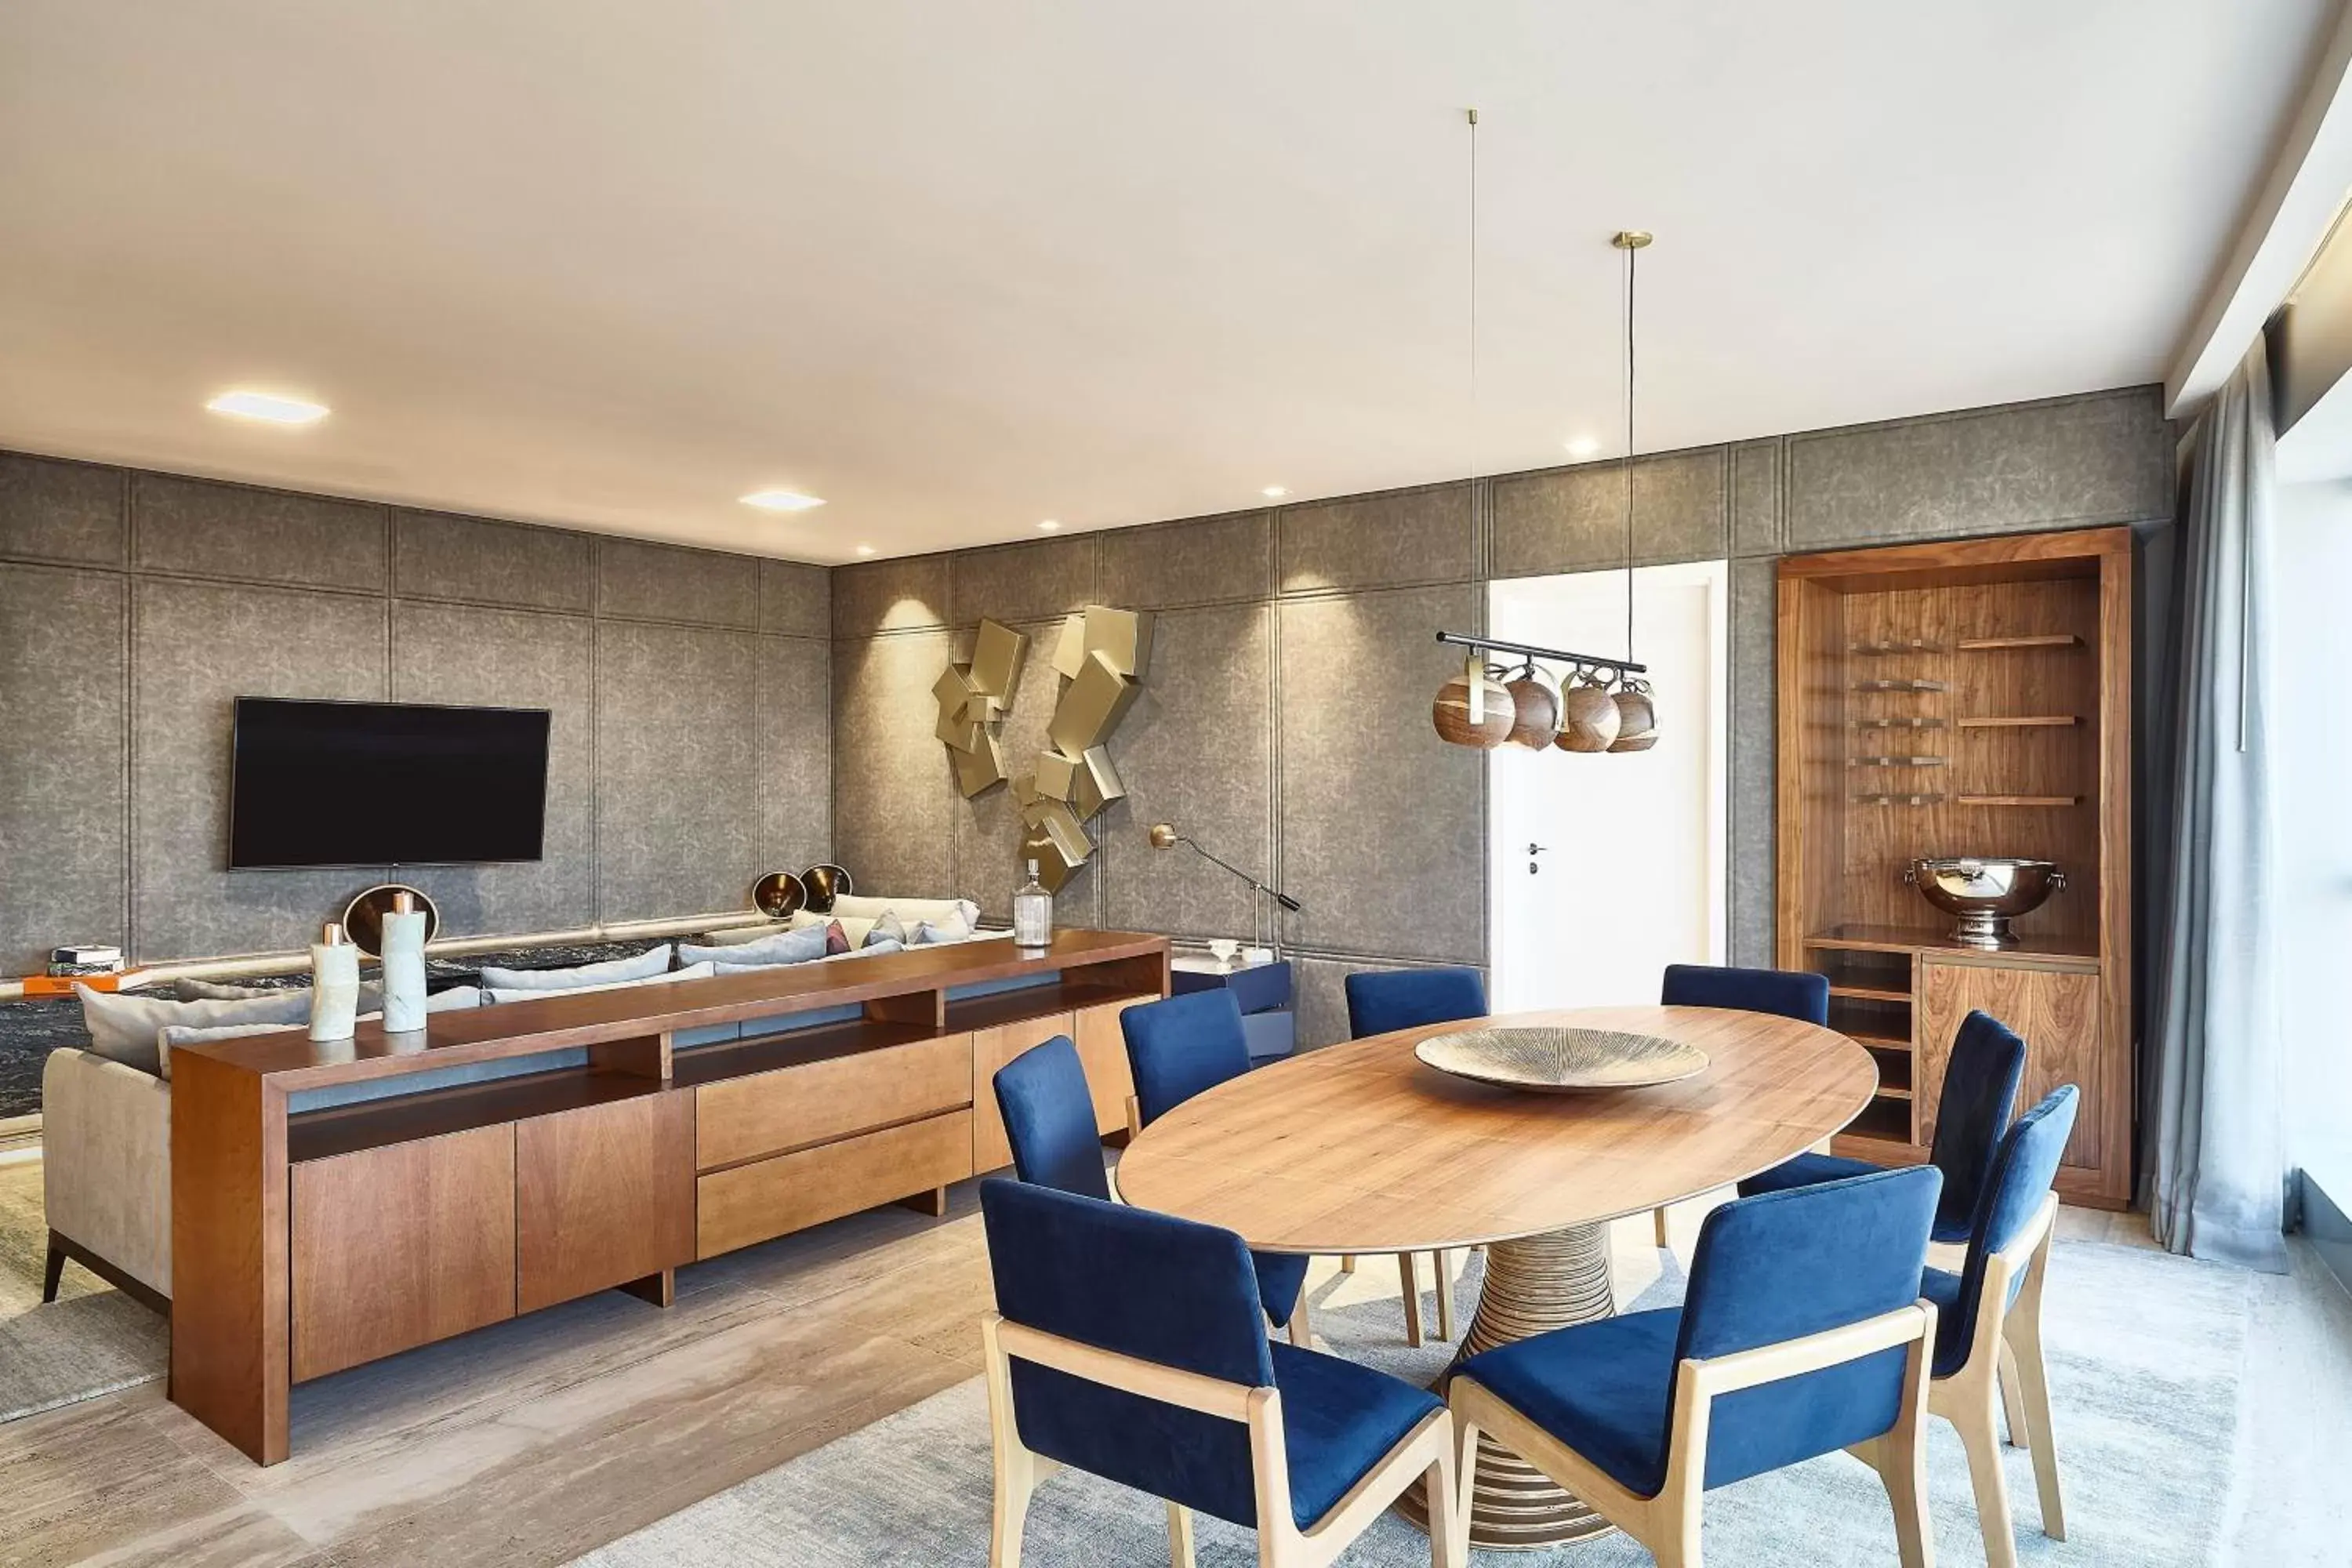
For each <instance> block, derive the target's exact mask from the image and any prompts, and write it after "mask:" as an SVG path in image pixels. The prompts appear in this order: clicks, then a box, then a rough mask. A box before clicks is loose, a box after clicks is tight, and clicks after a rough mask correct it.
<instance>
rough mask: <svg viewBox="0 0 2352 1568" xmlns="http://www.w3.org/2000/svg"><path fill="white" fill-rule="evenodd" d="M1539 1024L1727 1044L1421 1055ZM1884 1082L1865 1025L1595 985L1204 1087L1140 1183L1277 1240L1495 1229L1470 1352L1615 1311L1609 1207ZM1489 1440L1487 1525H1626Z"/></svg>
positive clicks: (1757, 1157)
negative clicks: (1612, 1060) (1663, 1054)
mask: <svg viewBox="0 0 2352 1568" xmlns="http://www.w3.org/2000/svg"><path fill="white" fill-rule="evenodd" d="M1527 1025H1553V1026H1570V1027H1582V1028H1596V1029H1621V1030H1625V1031H1627V1032H1629V1033H1633V1034H1643V1035H1656V1036H1662V1037H1664V1038H1667V1039H1672V1040H1681V1041H1685V1042H1687V1043H1689V1044H1691V1045H1694V1046H1696V1047H1698V1048H1699V1049H1701V1050H1703V1051H1705V1052H1706V1054H1707V1058H1708V1060H1707V1065H1706V1068H1705V1070H1703V1071H1701V1072H1699V1073H1698V1074H1696V1076H1694V1077H1691V1078H1687V1079H1683V1080H1682V1081H1681V1082H1678V1083H1671V1084H1661V1085H1657V1086H1654V1087H1652V1088H1648V1089H1615V1090H1610V1091H1607V1092H1601V1093H1589V1094H1544V1093H1530V1092H1525V1091H1518V1090H1512V1089H1497V1088H1493V1087H1489V1086H1487V1085H1485V1084H1479V1083H1473V1082H1470V1081H1468V1080H1466V1079H1457V1078H1453V1077H1449V1076H1447V1075H1446V1074H1444V1073H1441V1072H1438V1071H1437V1070H1436V1069H1434V1068H1429V1067H1425V1066H1423V1064H1422V1063H1421V1062H1420V1061H1419V1060H1418V1059H1417V1058H1415V1057H1414V1055H1413V1047H1414V1045H1415V1044H1416V1043H1417V1042H1419V1041H1421V1040H1423V1039H1426V1038H1428V1037H1431V1036H1433V1035H1440V1034H1446V1033H1451V1032H1454V1031H1456V1030H1460V1029H1464V1028H1468V1027H1487V1026H1492V1027H1501V1026H1527ZM1877 1087H1878V1071H1877V1067H1876V1065H1875V1064H1874V1062H1873V1060H1872V1059H1871V1056H1870V1053H1869V1052H1868V1051H1866V1050H1864V1049H1863V1048H1862V1047H1860V1046H1858V1045H1856V1044H1855V1043H1854V1042H1853V1041H1852V1040H1850V1039H1848V1038H1847V1037H1845V1036H1843V1035H1840V1034H1836V1033H1834V1032H1832V1031H1831V1030H1829V1029H1824V1028H1821V1027H1818V1026H1814V1025H1811V1024H1807V1023H1803V1022H1801V1021H1799V1020H1796V1019H1792V1018H1783V1017H1779V1016H1773V1015H1770V1014H1764V1013H1744V1012H1738V1011H1733V1010H1730V1009H1724V1008H1713V1007H1593V1008H1578V1009H1573V1010H1568V1011H1549V1012H1540V1013H1519V1014H1512V1015H1507V1016H1497V1017H1493V1018H1486V1019H1482V1020H1477V1021H1476V1022H1475V1024H1473V1023H1454V1024H1443V1025H1427V1026H1422V1027H1419V1028H1412V1029H1402V1030H1398V1031H1397V1032H1395V1033H1393V1034H1387V1035H1374V1036H1370V1037H1366V1038H1364V1039H1360V1040H1353V1041H1350V1042H1349V1043H1348V1044H1346V1045H1340V1046H1333V1047H1329V1048H1328V1049H1325V1050H1318V1051H1310V1052H1307V1053H1306V1054H1304V1055H1301V1056H1298V1057H1295V1058H1291V1059H1289V1060H1287V1061H1283V1062H1277V1063H1276V1064H1274V1065H1272V1066H1270V1067H1266V1068H1261V1069H1259V1070H1258V1071H1255V1072H1253V1073H1249V1074H1247V1075H1245V1076H1244V1077H1242V1078H1237V1079H1231V1080H1229V1081H1227V1082H1225V1083H1223V1084H1220V1085H1218V1086H1217V1087H1216V1088H1214V1089H1210V1090H1208V1091H1206V1092H1205V1093H1202V1094H1201V1095H1198V1096H1196V1097H1195V1098H1193V1099H1192V1100H1187V1101H1185V1102H1184V1104H1182V1105H1181V1106H1179V1107H1178V1108H1177V1109H1176V1110H1171V1111H1170V1112H1168V1113H1167V1114H1166V1115H1165V1116H1162V1117H1161V1118H1160V1120H1159V1121H1155V1122H1153V1123H1152V1124H1151V1125H1150V1127H1149V1128H1147V1129H1145V1130H1144V1131H1143V1132H1142V1133H1140V1134H1139V1136H1138V1137H1137V1138H1136V1139H1135V1141H1134V1142H1133V1143H1132V1144H1131V1145H1130V1146H1129V1148H1128V1150H1127V1152H1126V1153H1125V1155H1124V1156H1123V1157H1122V1158H1121V1159H1120V1161H1119V1164H1118V1190H1119V1195H1120V1196H1121V1198H1122V1199H1124V1200H1125V1201H1126V1202H1129V1203H1131V1204H1137V1205H1141V1206H1143V1207H1145V1208H1152V1209H1158V1210H1160V1211H1161V1212H1162V1213H1165V1214H1172V1215H1181V1216H1182V1217H1184V1218H1186V1219H1193V1220H1199V1221H1202V1222H1203V1223H1205V1224H1209V1225H1215V1226H1223V1227H1224V1228H1226V1229H1228V1230H1232V1231H1236V1232H1238V1233H1240V1235H1241V1236H1242V1237H1243V1238H1244V1240H1246V1241H1247V1242H1248V1243H1249V1245H1250V1246H1251V1247H1253V1248H1255V1249H1256V1250H1258V1251H1261V1252H1292V1253H1312V1254H1318V1255H1323V1254H1349V1253H1397V1252H1428V1251H1434V1250H1438V1249H1441V1248H1444V1249H1451V1248H1454V1247H1473V1246H1484V1247H1486V1282H1485V1285H1484V1288H1483V1289H1481V1291H1480V1293H1479V1297H1478V1308H1477V1311H1476V1313H1475V1316H1474V1317H1473V1318H1472V1320H1471V1322H1470V1326H1469V1330H1468V1331H1467V1332H1466V1333H1465V1335H1464V1336H1463V1340H1462V1344H1461V1347H1460V1349H1459V1351H1458V1352H1456V1355H1455V1358H1454V1364H1455V1365H1459V1364H1460V1363H1461V1361H1462V1360H1463V1359H1464V1358H1465V1357H1467V1356H1471V1355H1475V1354H1476V1353H1477V1352H1480V1351H1483V1350H1489V1349H1492V1348H1493V1347H1494V1346H1496V1345H1500V1344H1507V1343H1509V1342H1512V1341H1515V1340H1521V1339H1525V1338H1527V1337H1528V1336H1529V1335H1531V1334H1538V1333H1542V1332H1545V1331H1548V1330H1551V1329H1558V1328H1565V1327H1567V1326H1568V1325H1570V1324H1571V1323H1581V1322H1590V1321H1592V1320H1594V1319H1598V1318H1605V1317H1608V1316H1610V1315H1611V1314H1612V1313H1613V1312H1614V1311H1615V1310H1616V1307H1615V1303H1614V1301H1613V1300H1612V1295H1611V1289H1610V1271H1609V1238H1608V1229H1607V1225H1608V1222H1609V1221H1611V1220H1612V1219H1616V1218H1618V1217H1619V1216H1621V1215H1636V1214H1643V1213H1647V1212H1648V1211H1650V1210H1652V1209H1654V1208H1657V1207H1659V1206H1660V1205H1664V1204H1670V1203H1674V1202H1675V1201H1677V1200H1679V1199H1683V1198H1689V1197H1696V1196H1697V1195H1698V1194H1702V1193H1706V1192H1710V1191H1713V1190H1715V1189H1717V1188H1720V1187H1723V1186H1727V1185H1728V1184H1731V1183H1734V1182H1737V1181H1738V1180H1739V1179H1740V1178H1741V1177H1743V1176H1749V1175H1753V1174H1755V1173H1757V1172H1759V1171H1762V1170H1766V1169H1768V1168H1769V1167H1770V1166H1773V1165H1776V1164H1779V1163H1780V1162H1781V1161H1783V1160H1786V1159H1788V1158H1789V1157H1790V1156H1791V1155H1793V1154H1797V1153H1801V1152H1803V1151H1804V1150H1806V1149H1809V1148H1811V1147H1812V1146H1813V1145H1814V1144H1817V1143H1819V1142H1821V1141H1822V1139H1824V1138H1827V1137H1829V1136H1830V1135H1831V1134H1832V1133H1833V1132H1835V1131H1838V1130H1839V1129H1840V1128H1842V1127H1843V1126H1845V1125H1846V1123H1848V1122H1849V1121H1853V1118H1854V1117H1855V1116H1856V1115H1857V1114H1858V1113H1859V1112H1860V1111H1861V1110H1862V1109H1863V1107H1864V1106H1865V1105H1867V1104H1868V1103H1869V1102H1870V1099H1871V1096H1872V1094H1873V1093H1874V1092H1875V1090H1876V1089H1877ZM1451 1371H1452V1369H1451V1368H1448V1371H1447V1374H1446V1375H1448V1376H1450V1375H1451ZM1437 1386H1438V1387H1439V1388H1441V1389H1442V1388H1443V1387H1444V1378H1443V1377H1441V1378H1440V1380H1439V1383H1438V1384H1437ZM1480 1443H1481V1447H1480V1449H1479V1455H1478V1479H1477V1489H1476V1491H1475V1494H1474V1496H1473V1497H1472V1499H1471V1539H1472V1541H1473V1542H1474V1543H1475V1544H1477V1545H1480V1546H1487V1547H1496V1548H1502V1549H1506V1550H1509V1549H1513V1548H1519V1549H1533V1548H1537V1547H1543V1546H1552V1545H1557V1544H1559V1543H1560V1542H1568V1541H1579V1540H1583V1539H1585V1538H1587V1537H1591V1536H1595V1535H1600V1534H1602V1533H1604V1532H1606V1531H1609V1530H1610V1529H1611V1528H1612V1526H1611V1525H1610V1524H1609V1523H1608V1522H1607V1521H1605V1520H1603V1519H1601V1516H1600V1515H1598V1514H1596V1513H1594V1512H1593V1511H1592V1510H1591V1509H1590V1508H1588V1507H1586V1506H1585V1505H1584V1504H1583V1503H1582V1502H1581V1501H1580V1500H1578V1499H1576V1498H1575V1497H1573V1496H1571V1495H1570V1493H1568V1492H1566V1491H1564V1490H1562V1489H1560V1488H1559V1487H1557V1486H1554V1485H1553V1484H1552V1483H1551V1482H1550V1481H1549V1479H1546V1478H1545V1477H1544V1476H1542V1475H1541V1474H1540V1473H1539V1472H1538V1471H1537V1470H1535V1469H1534V1468H1533V1467H1531V1466H1529V1465H1528V1464H1527V1463H1526V1462H1525V1461H1524V1460H1521V1459H1520V1458H1518V1457H1517V1455H1515V1454H1513V1453H1511V1452H1510V1451H1509V1450H1508V1449H1506V1448H1503V1447H1499V1446H1498V1445H1496V1443H1495V1442H1494V1440H1493V1439H1492V1438H1491V1437H1484V1436H1482V1437H1481V1439H1480Z"/></svg>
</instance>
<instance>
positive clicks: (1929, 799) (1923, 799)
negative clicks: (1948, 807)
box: [1853, 794, 1944, 805]
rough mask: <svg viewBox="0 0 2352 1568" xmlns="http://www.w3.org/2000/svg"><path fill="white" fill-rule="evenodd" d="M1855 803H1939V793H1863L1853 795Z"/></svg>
mask: <svg viewBox="0 0 2352 1568" xmlns="http://www.w3.org/2000/svg"><path fill="white" fill-rule="evenodd" d="M1853 803H1854V805H1943V804H1944V797H1943V796H1942V795H1877V794H1864V795H1855V796H1854V797H1853Z"/></svg>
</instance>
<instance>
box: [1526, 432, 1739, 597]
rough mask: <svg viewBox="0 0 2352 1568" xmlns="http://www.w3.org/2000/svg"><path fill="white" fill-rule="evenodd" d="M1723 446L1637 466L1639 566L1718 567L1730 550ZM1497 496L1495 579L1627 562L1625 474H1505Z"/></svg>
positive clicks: (1595, 469) (1605, 470)
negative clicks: (1707, 564) (1705, 563)
mask: <svg viewBox="0 0 2352 1568" xmlns="http://www.w3.org/2000/svg"><path fill="white" fill-rule="evenodd" d="M1726 475H1727V463H1726V460H1725V448H1723V447H1699V448H1696V450H1693V451H1687V452H1666V453H1661V454H1659V455H1658V456H1656V457H1650V458H1641V459H1639V460H1638V461H1636V462H1635V463H1634V465H1633V514H1634V515H1633V558H1634V560H1635V561H1636V562H1638V563H1641V564H1643V565H1654V564H1658V563H1664V562H1675V561H1714V560H1719V559H1721V558H1722V557H1723V556H1724V555H1725V554H1726V553H1727V540H1728V538H1729V522H1728V519H1727V515H1726V510H1725V509H1726V504H1727V496H1726V492H1725V479H1726ZM1492 485H1493V490H1494V508H1495V522H1494V543H1493V547H1492V555H1491V557H1490V559H1491V563H1492V569H1493V574H1494V575H1495V576H1497V577H1537V576H1544V575H1548V574H1552V573H1555V572H1591V571H1595V570H1598V569H1601V568H1604V567H1612V566H1622V565H1624V563H1625V471H1624V468H1623V466H1622V464H1618V463H1587V464H1584V465H1583V466H1581V467H1579V468H1552V469H1548V470H1545V471H1543V472H1540V473H1532V474H1506V475H1502V476H1498V477H1497V478H1496V479H1494V480H1493V481H1492Z"/></svg>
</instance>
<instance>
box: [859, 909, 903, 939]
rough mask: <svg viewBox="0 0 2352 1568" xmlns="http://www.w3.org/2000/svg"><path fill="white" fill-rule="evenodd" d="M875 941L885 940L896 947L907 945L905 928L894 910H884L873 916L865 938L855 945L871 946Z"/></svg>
mask: <svg viewBox="0 0 2352 1568" xmlns="http://www.w3.org/2000/svg"><path fill="white" fill-rule="evenodd" d="M876 942H889V943H891V944H892V945H893V946H897V947H904V946H906V945H907V928H906V927H905V926H904V925H902V924H900V923H899V921H898V914H897V912H896V911H895V910H883V911H882V912H881V913H880V914H878V915H877V916H875V917H874V924H873V925H872V926H871V927H869V928H868V929H867V930H866V940H865V941H864V942H859V943H858V944H857V945H858V946H859V947H861V948H866V947H872V946H873V945H874V944H875V943H876Z"/></svg>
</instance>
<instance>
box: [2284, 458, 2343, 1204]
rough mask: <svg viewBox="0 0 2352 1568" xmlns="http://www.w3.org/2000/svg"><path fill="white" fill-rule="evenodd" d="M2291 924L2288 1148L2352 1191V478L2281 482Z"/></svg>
mask: <svg viewBox="0 0 2352 1568" xmlns="http://www.w3.org/2000/svg"><path fill="white" fill-rule="evenodd" d="M2279 496H2280V505H2279V523H2278V556H2277V567H2278V569H2277V574H2276V576H2277V599H2278V603H2277V615H2276V618H2275V622H2274V625H2275V626H2276V644H2275V647H2276V653H2277V663H2276V667H2275V668H2276V669H2277V672H2278V680H2279V685H2280V688H2281V692H2280V695H2281V697H2282V699H2283V700H2281V702H2280V703H2279V705H2278V708H2277V710H2276V711H2277V712H2278V713H2279V714H2280V715H2281V717H2280V718H2279V719H2278V720H2276V721H2274V722H2273V725H2272V729H2271V733H2272V735H2273V738H2274V741H2275V743H2276V746H2277V752H2276V755H2275V757H2274V758H2273V763H2274V765H2275V767H2276V770H2277V777H2278V780H2279V792H2280V798H2279V823H2278V829H2279V833H2278V842H2279V845H2280V849H2281V854H2280V857H2279V859H2280V873H2279V878H2278V896H2279V900H2280V909H2279V911H2278V913H2279V922H2278V929H2279V931H2280V932H2281V934H2282V937H2283V939H2284V952H2283V953H2282V954H2281V959H2282V963H2281V965H2280V969H2281V973H2283V974H2284V988H2285V996H2284V1015H2285V1025H2286V1034H2287V1061H2286V1100H2287V1104H2286V1129H2285V1130H2286V1138H2287V1158H2288V1160H2289V1161H2290V1162H2291V1163H2294V1164H2297V1165H2301V1166H2304V1167H2305V1168H2306V1169H2309V1170H2311V1171H2313V1172H2314V1173H2315V1174H2318V1175H2319V1176H2320V1178H2321V1181H2322V1184H2323V1185H2325V1186H2326V1187H2327V1189H2328V1190H2329V1192H2330V1193H2331V1194H2334V1195H2335V1196H2336V1198H2337V1199H2338V1201H2341V1200H2342V1199H2343V1198H2344V1197H2345V1196H2346V1195H2347V1194H2352V1016H2347V1011H2346V1009H2345V1006H2344V994H2345V985H2346V982H2347V973H2352V481H2344V480H2337V481H2335V482H2332V483H2329V484H2322V485H2288V486H2284V487H2283V488H2282V489H2281V490H2280V492H2279Z"/></svg>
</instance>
